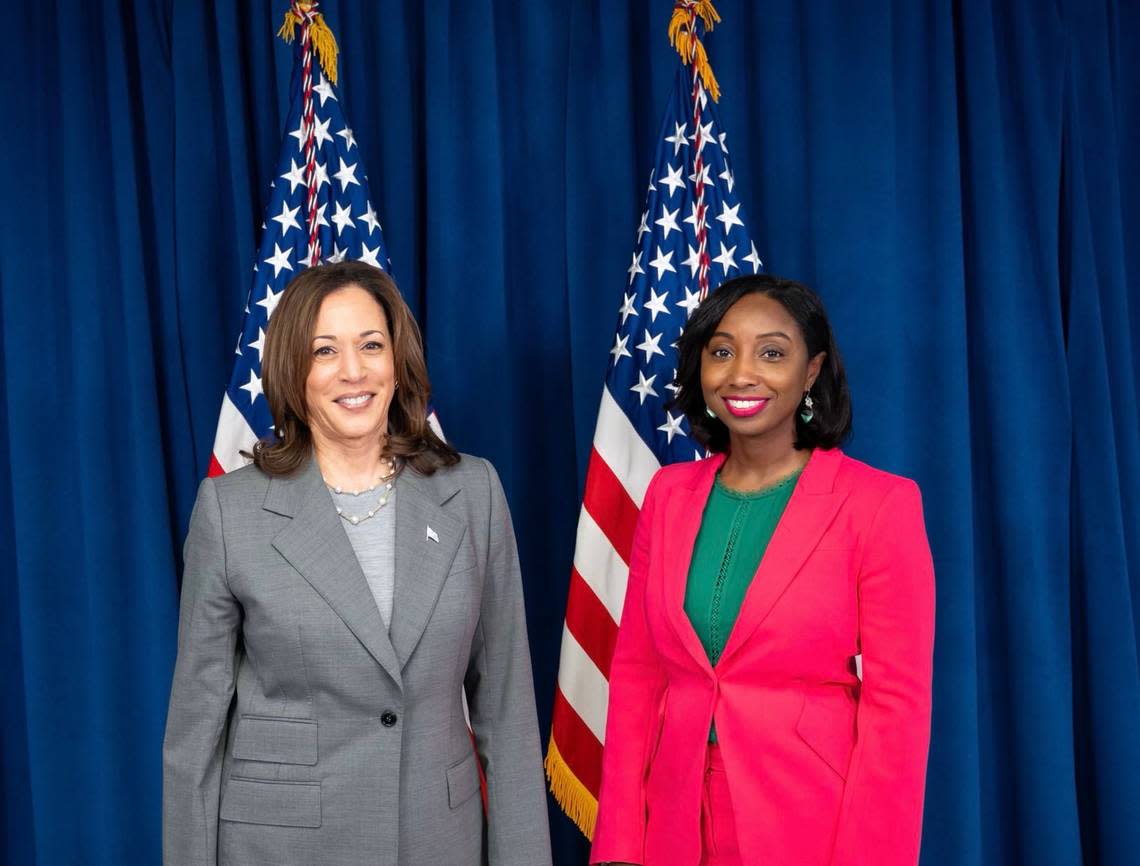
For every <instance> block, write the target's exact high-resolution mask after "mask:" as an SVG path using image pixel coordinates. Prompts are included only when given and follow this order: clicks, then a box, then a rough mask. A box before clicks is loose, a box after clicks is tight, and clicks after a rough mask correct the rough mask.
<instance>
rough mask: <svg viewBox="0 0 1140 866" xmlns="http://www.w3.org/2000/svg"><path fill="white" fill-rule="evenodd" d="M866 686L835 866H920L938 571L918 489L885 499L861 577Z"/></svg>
mask: <svg viewBox="0 0 1140 866" xmlns="http://www.w3.org/2000/svg"><path fill="white" fill-rule="evenodd" d="M858 599H859V643H860V649H861V652H862V655H863V684H862V687H861V691H860V696H859V707H858V712H857V715H856V728H857V741H856V746H855V750H854V752H853V753H852V757H851V764H850V767H849V770H848V774H847V785H846V788H845V790H844V795H843V804H842V807H841V811H840V818H839V828H838V833H837V835H836V844H835V850H834V855H833V857H832V866H864V864H866V866H870V864H874V866H915V864H917V863H918V854H919V845H920V842H921V837H922V802H923V795H924V792H925V780H926V760H927V750H928V747H929V745H930V701H931V675H932V666H933V651H934V565H933V563H932V561H931V556H930V546H929V544H928V543H927V540H926V527H925V525H924V523H923V518H922V499H921V496H920V494H919V491H918V486H917V485H916V484H915V483H914V482H913V481H905V482H902V483H900V484H899V485H897V486H896V487H894V488H892V489H891V490H890V491H889V492H888V493H887V495H886V496H885V497H884V498H883V500H882V502H881V504H880V506H879V509H878V512H877V513H876V515H875V517H874V518H873V519H872V522H871V525H870V529H869V532H868V534H867V537H866V541H865V543H864V548H863V554H862V561H861V565H860V569H859V573H858Z"/></svg>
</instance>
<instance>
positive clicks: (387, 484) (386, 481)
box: [325, 457, 396, 526]
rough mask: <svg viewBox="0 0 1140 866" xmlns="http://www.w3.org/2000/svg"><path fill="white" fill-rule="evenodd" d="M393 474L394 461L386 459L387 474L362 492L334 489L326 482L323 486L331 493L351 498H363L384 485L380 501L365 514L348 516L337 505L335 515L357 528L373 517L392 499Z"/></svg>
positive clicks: (394, 472)
mask: <svg viewBox="0 0 1140 866" xmlns="http://www.w3.org/2000/svg"><path fill="white" fill-rule="evenodd" d="M395 474H396V461H395V459H394V458H391V457H389V458H388V472H387V473H385V474H384V475H381V476H380V478H379V480H377V482H376V483H375V484H373V485H372V486H371V487H368V488H366V489H364V490H342V489H341V488H340V487H336V486H334V485H332V484H329V483H328V481H325V486H327V487H328V489H329V490H331V491H332V492H333V493H348V494H349V495H351V496H363V495H364V494H366V493H371V492H372V491H373V490H375V489H376V488H377V487H379V486H380V485H381V484H383V485H384V492H383V493H382V494H381V495H380V500H379V501H378V502H377V503H376V504H375V505H374V506H373V507H372V508H371V509H370V510H369V511H368V512H367V513H366V514H348V513H346V512H345V510H344V509H343V508H341V507H340V506H339V505H338V506H336V513H337V515H338V516H339V517H341V518H343V519H344V520H347V521H348V522H349V523H351V524H352V525H353V526H358V525H360V524H361V523H363V522H364V521H365V520H368V519H369V518H371V517H375V516H376V512H378V511H379V510H380V509H381V508H383V507H384V506H385V505H387V504H388V500H389V499H391V498H392V479H393V477H394V476H395Z"/></svg>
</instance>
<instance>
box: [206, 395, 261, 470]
mask: <svg viewBox="0 0 1140 866" xmlns="http://www.w3.org/2000/svg"><path fill="white" fill-rule="evenodd" d="M255 442H257V436H256V435H255V434H254V432H253V428H252V427H250V426H249V422H247V421H246V420H245V418H244V417H242V414H241V412H239V411H238V409H237V406H235V405H234V404H233V401H232V400H230V395H229V394H223V395H222V411H221V412H219V413H218V430H217V432H216V433H215V434H214V453H213V454H212V455H211V457H210V468H209V470H208V471H207V473H206V474H207V475H209V476H210V477H211V478H214V477H216V476H218V475H224V474H225V473H227V472H233V471H234V470H235V469H241V467H243V466H245V464H246V463H248V462H249V461H248V460H247V459H246V458H244V457H242V456H241V452H242V451H245V452H246V453H250V452H252V451H253V446H254V443H255Z"/></svg>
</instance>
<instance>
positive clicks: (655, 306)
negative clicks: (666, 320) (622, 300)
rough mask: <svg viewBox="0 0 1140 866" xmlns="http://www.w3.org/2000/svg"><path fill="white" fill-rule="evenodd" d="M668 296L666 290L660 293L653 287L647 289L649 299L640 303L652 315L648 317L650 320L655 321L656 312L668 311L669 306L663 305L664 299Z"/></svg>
mask: <svg viewBox="0 0 1140 866" xmlns="http://www.w3.org/2000/svg"><path fill="white" fill-rule="evenodd" d="M668 297H669V293H668V292H662V293H661V294H660V295H659V294H657V292H655V291H653V289H650V290H649V300H648V301H646V302H645V303H644V304H642V305H641V306H642V308H643V309H646V310H649V311H650V313H652V315H651V316H650V317H649V321H650V322H656V321H657V314H658V313H668V312H669V308H668V307H667V306H666V305H665V299H666V298H668Z"/></svg>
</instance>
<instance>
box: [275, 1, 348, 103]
mask: <svg viewBox="0 0 1140 866" xmlns="http://www.w3.org/2000/svg"><path fill="white" fill-rule="evenodd" d="M317 5H318V4H317V3H308V2H294V3H293V5H292V6H290V7H289V10H288V11H287V12H286V13H285V20H284V21H283V22H282V23H281V29H280V30H278V31H277V35H278V36H280V37H281V38H282V39H284V40H285V41H286V42H287V43H289V44H292V43H293V38H294V31H295V30H296V28H298V27H301V26H303V25H304V23H305V19H306V18H307V19H308V20H309V39H311V40H312V43H313V50H314V51H316V53H317V60H318V61H319V62H320V64H321V70H322V71H323V72H324V74H325V78H327V79H328V80H329V81H330V82H332V83H333V84H336V57H337V46H336V37H335V36H333V32H332V30H330V29H329V25H328V24H326V23H325V16H323V15H322V14H321V13H320V12H314V11H313V10H314V9H315V8H316V7H317Z"/></svg>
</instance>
